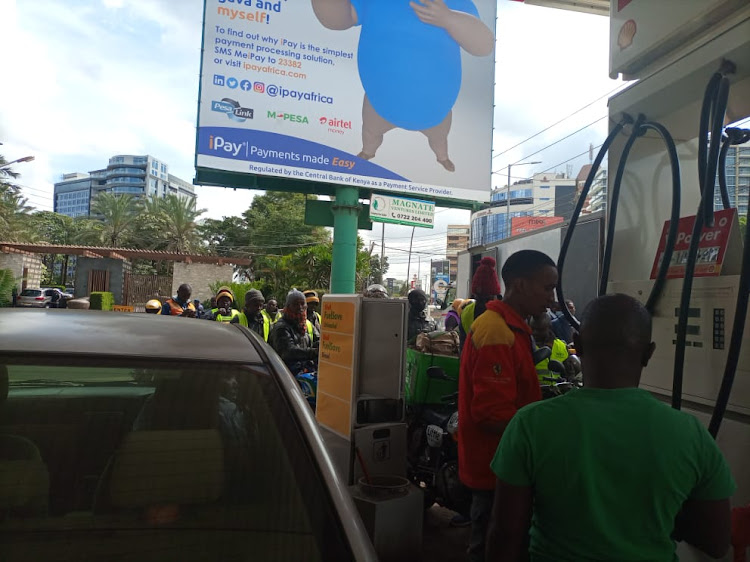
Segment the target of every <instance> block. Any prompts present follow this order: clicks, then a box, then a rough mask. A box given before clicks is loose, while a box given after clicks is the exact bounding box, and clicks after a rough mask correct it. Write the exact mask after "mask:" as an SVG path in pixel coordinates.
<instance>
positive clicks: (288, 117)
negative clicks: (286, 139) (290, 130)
mask: <svg viewBox="0 0 750 562" xmlns="http://www.w3.org/2000/svg"><path fill="white" fill-rule="evenodd" d="M266 117H268V118H269V119H278V120H280V121H290V122H291V123H301V124H303V125H307V124H308V123H310V121H309V120H308V119H307V116H306V115H294V114H293V113H276V112H275V111H269V112H267V113H266Z"/></svg>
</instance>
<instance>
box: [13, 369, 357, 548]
mask: <svg viewBox="0 0 750 562" xmlns="http://www.w3.org/2000/svg"><path fill="white" fill-rule="evenodd" d="M18 361H24V363H23V364H18ZM5 380H7V381H8V397H7V400H5V401H4V402H3V401H2V396H3V392H2V387H3V386H4V384H3V383H4V381H5ZM292 412H293V410H292V409H291V408H290V407H289V405H288V404H287V403H286V401H285V398H284V396H283V394H282V393H281V391H280V389H279V386H278V383H277V381H276V380H275V379H274V378H273V377H272V376H271V375H270V374H269V373H268V372H266V371H265V369H264V368H262V367H249V366H236V365H231V364H226V365H225V364H218V363H203V364H200V363H198V364H195V363H193V364H189V363H186V364H174V363H170V364H169V366H167V367H160V366H152V365H149V364H112V363H107V364H101V363H100V364H96V363H90V362H87V361H85V360H77V361H76V362H75V364H70V365H69V364H66V365H65V366H60V365H59V364H58V365H54V364H51V363H50V364H45V363H40V362H39V361H38V360H34V361H33V362H29V360H16V359H13V360H12V362H11V361H10V360H9V359H3V358H2V357H0V445H2V446H0V451H1V452H2V456H0V475H2V478H0V544H2V545H3V557H2V558H3V560H9V561H10V560H53V559H54V560H62V559H65V560H84V559H85V560H89V559H97V560H115V559H116V560H139V561H140V560H154V561H156V560H180V561H183V560H238V561H239V560H248V561H249V560H264V561H267V560H268V561H276V560H278V561H286V560H307V561H318V560H320V561H328V560H348V559H351V553H350V551H349V547H348V546H347V543H346V541H345V539H344V533H343V530H342V527H341V526H340V523H339V520H338V518H337V516H336V512H335V509H334V507H333V504H332V501H331V498H330V495H329V494H328V492H327V488H326V487H325V483H324V481H323V479H322V476H321V473H320V471H319V470H318V469H317V467H316V466H315V464H314V461H313V460H312V459H313V457H312V454H311V451H310V449H309V448H308V446H307V445H306V439H305V437H304V436H303V435H302V434H301V433H300V427H302V425H301V424H300V423H299V422H298V420H296V419H295V418H294V415H293V413H292Z"/></svg>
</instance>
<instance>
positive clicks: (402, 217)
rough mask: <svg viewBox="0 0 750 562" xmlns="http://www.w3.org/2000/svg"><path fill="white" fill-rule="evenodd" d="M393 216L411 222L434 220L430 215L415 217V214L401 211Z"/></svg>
mask: <svg viewBox="0 0 750 562" xmlns="http://www.w3.org/2000/svg"><path fill="white" fill-rule="evenodd" d="M391 216H392V217H393V218H394V219H399V220H407V221H411V222H426V223H430V222H432V219H431V218H430V217H415V216H413V215H402V214H399V213H393V214H392V215H391Z"/></svg>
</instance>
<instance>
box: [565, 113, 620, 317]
mask: <svg viewBox="0 0 750 562" xmlns="http://www.w3.org/2000/svg"><path fill="white" fill-rule="evenodd" d="M632 122H633V119H632V118H631V117H630V116H629V115H623V118H622V120H620V122H619V123H617V125H615V126H614V127H613V128H612V131H611V132H610V133H609V135H608V136H607V139H606V140H605V141H604V144H602V147H601V148H600V149H599V152H598V153H597V155H596V158H594V162H593V164H592V165H591V170H590V171H589V175H588V176H587V177H586V181H585V183H584V184H583V189H582V190H581V194H580V195H579V197H578V202H577V203H576V206H575V209H574V210H573V216H572V217H571V218H570V223H569V224H568V230H567V231H566V232H565V238H564V239H563V243H562V246H561V247H560V255H559V257H558V259H557V271H558V274H559V275H558V279H557V300H558V302H559V303H560V309H561V311H562V313H563V316H564V317H565V319H566V320H567V321H568V323H569V324H570V325H571V326H572V327H573V328H574V329H575V330H576V331H578V330H580V328H581V324H580V322H578V320H577V319H576V318H575V317H574V316H573V314H571V312H570V310H568V305H567V304H565V294H564V290H563V275H562V272H563V269H564V267H565V258H566V257H567V255H568V248H569V247H570V241H571V240H572V239H573V232H574V231H575V227H576V224H578V218H579V217H580V216H581V211H582V210H583V205H584V204H585V203H586V197H587V196H588V194H589V190H591V186H592V184H593V183H594V179H595V178H596V174H597V172H598V171H599V167H600V166H601V165H602V160H604V156H605V155H606V154H607V151H608V150H609V147H610V146H611V145H612V143H613V142H614V140H615V138H617V135H619V134H620V131H622V129H623V127H625V125H629V124H630V123H632Z"/></svg>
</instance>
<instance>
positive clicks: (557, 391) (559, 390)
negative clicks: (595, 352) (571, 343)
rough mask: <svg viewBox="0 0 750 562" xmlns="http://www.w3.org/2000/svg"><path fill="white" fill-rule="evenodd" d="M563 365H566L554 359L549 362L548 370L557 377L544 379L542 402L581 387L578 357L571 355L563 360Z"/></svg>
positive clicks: (581, 380)
mask: <svg viewBox="0 0 750 562" xmlns="http://www.w3.org/2000/svg"><path fill="white" fill-rule="evenodd" d="M565 363H566V364H567V365H566V364H563V363H560V362H559V361H555V360H554V359H551V360H550V362H549V367H548V368H549V370H550V371H552V372H553V373H557V374H558V375H559V376H558V377H544V381H545V383H547V384H542V400H547V399H548V398H555V397H557V396H562V395H563V394H567V393H568V392H570V391H572V390H577V389H579V388H581V387H582V386H583V379H582V377H581V370H580V366H581V362H580V360H579V359H578V357H577V356H575V355H571V356H570V357H568V359H566V360H565Z"/></svg>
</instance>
